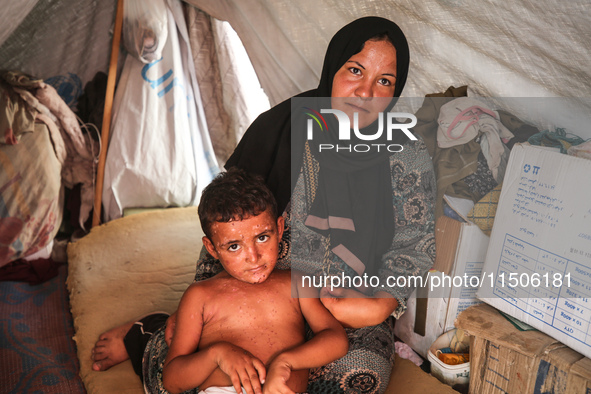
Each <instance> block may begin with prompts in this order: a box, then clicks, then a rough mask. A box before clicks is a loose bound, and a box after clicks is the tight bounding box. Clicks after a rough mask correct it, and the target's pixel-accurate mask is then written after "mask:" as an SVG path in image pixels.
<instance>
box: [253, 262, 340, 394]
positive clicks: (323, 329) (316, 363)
mask: <svg viewBox="0 0 591 394" xmlns="http://www.w3.org/2000/svg"><path fill="white" fill-rule="evenodd" d="M293 274H294V275H295V277H294V279H293V280H296V279H295V278H297V277H299V276H298V275H299V274H297V273H293ZM296 281H297V282H299V283H301V281H299V280H296ZM296 286H297V291H298V297H299V298H300V299H299V302H300V308H301V311H302V314H303V315H304V318H305V319H306V321H307V322H308V325H309V326H310V328H311V329H312V331H313V332H314V337H313V338H312V339H310V340H309V341H307V342H305V343H303V344H301V345H299V346H296V347H294V348H291V349H288V350H286V351H285V352H282V353H281V354H279V355H278V356H277V357H275V359H273V361H272V362H271V364H270V365H269V369H268V373H267V383H266V384H265V386H264V392H265V393H267V392H269V393H273V392H291V390H289V389H288V387H287V385H286V383H287V381H288V379H289V377H290V375H291V371H294V370H300V369H309V368H316V367H321V366H323V365H326V364H328V363H330V362H332V361H334V360H336V359H338V358H341V357H343V356H344V355H345V354H347V351H348V350H349V339H348V337H347V334H346V333H345V330H344V328H343V326H342V325H341V324H340V323H339V322H338V321H337V320H336V319H335V318H334V317H333V316H332V315H331V313H330V312H329V311H328V309H326V308H325V307H324V305H322V303H321V302H320V299H319V298H318V294H317V293H318V292H317V291H316V290H315V289H302V288H301V286H299V284H298V285H296ZM311 292H314V293H313V294H311Z"/></svg>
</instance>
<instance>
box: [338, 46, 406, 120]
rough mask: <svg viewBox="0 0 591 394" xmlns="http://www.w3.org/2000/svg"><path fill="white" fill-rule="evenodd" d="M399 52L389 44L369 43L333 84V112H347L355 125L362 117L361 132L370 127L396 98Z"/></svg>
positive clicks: (350, 60)
mask: <svg viewBox="0 0 591 394" xmlns="http://www.w3.org/2000/svg"><path fill="white" fill-rule="evenodd" d="M395 85H396V49H395V48H394V46H393V45H392V44H391V43H390V42H389V41H383V40H382V41H371V40H370V41H366V42H365V45H364V46H363V49H362V50H361V52H359V53H356V54H355V55H353V56H351V57H350V58H349V60H347V61H346V62H345V64H343V66H342V67H341V68H340V69H339V70H338V71H337V72H336V74H335V76H334V79H333V82H332V93H331V97H332V100H331V103H332V108H333V109H338V110H341V111H343V112H345V113H346V114H347V115H348V116H349V119H350V120H351V126H352V125H353V113H355V112H357V113H358V114H359V122H358V126H359V128H363V127H365V126H369V125H370V124H371V123H372V122H373V121H375V120H376V119H377V117H378V113H380V112H382V111H384V110H385V109H386V108H387V107H388V104H389V103H390V100H388V99H375V98H378V97H390V98H391V97H394V88H395Z"/></svg>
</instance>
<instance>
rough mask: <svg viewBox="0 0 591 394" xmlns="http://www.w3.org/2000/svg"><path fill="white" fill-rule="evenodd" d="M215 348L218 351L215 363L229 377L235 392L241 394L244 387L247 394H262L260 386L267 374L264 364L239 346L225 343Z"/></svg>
mask: <svg viewBox="0 0 591 394" xmlns="http://www.w3.org/2000/svg"><path fill="white" fill-rule="evenodd" d="M217 346H219V348H220V349H219V350H220V351H219V352H218V355H219V356H218V357H217V358H216V362H217V364H218V365H219V367H220V369H221V370H222V371H223V372H224V373H225V374H226V375H228V376H229V377H230V379H231V380H232V386H234V389H235V390H236V392H237V393H241V392H242V388H241V387H244V390H246V392H247V393H248V394H262V392H263V390H262V384H263V383H265V377H266V374H267V371H266V369H265V364H263V362H262V361H261V360H259V359H258V358H256V357H255V356H253V355H252V354H251V353H250V352H247V351H246V350H244V349H242V348H241V347H239V346H235V345H232V344H231V343H227V342H223V343H219V344H217Z"/></svg>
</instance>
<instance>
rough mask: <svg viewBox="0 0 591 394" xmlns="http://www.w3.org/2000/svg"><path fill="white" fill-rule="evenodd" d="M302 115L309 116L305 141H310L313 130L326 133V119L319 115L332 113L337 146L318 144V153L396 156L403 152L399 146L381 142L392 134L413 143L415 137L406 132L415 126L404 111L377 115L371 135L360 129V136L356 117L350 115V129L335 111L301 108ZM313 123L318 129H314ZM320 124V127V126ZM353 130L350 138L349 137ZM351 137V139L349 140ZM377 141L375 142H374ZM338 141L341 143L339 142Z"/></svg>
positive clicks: (414, 119)
mask: <svg viewBox="0 0 591 394" xmlns="http://www.w3.org/2000/svg"><path fill="white" fill-rule="evenodd" d="M305 109H306V110H307V111H310V112H306V114H307V115H308V116H310V119H308V121H307V124H306V130H307V139H308V141H311V140H313V139H314V129H315V128H316V129H320V132H324V130H325V129H326V132H328V125H327V123H326V120H325V119H324V117H323V116H322V115H321V114H333V115H334V116H335V117H336V119H337V121H338V124H339V131H338V141H339V143H337V144H329V143H322V144H318V151H319V152H323V151H330V150H333V151H336V152H352V153H353V152H354V153H367V152H370V151H371V152H390V153H396V152H401V151H402V150H403V146H402V145H401V144H398V143H385V142H384V133H386V134H385V141H387V142H390V141H392V140H393V136H394V135H395V134H394V133H400V132H402V133H404V134H405V135H406V136H407V137H408V139H409V140H412V141H416V140H417V137H415V136H414V135H413V134H412V133H411V132H410V130H409V129H411V128H413V127H414V126H416V124H417V118H416V117H415V116H414V115H413V114H409V113H405V112H387V113H384V112H380V113H379V114H378V118H377V120H378V122H377V126H376V131H375V132H373V133H367V131H368V130H366V129H363V131H364V132H365V133H366V134H363V133H362V132H361V131H360V130H359V114H358V113H357V112H354V113H353V127H351V121H350V119H349V116H348V115H347V114H346V113H345V112H343V111H341V110H338V109H321V110H320V113H319V112H318V111H315V110H313V109H311V108H308V107H305ZM399 119H410V122H409V123H400V121H399ZM314 121H315V123H316V124H317V125H318V127H315V126H314ZM323 125H324V127H323ZM351 131H353V136H352V134H351ZM352 137H353V138H352ZM352 139H353V140H355V141H367V142H366V143H356V144H352V143H351V140H352ZM378 141H379V142H378ZM341 142H342V143H341Z"/></svg>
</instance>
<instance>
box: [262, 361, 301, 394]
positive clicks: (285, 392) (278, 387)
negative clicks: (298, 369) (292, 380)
mask: <svg viewBox="0 0 591 394" xmlns="http://www.w3.org/2000/svg"><path fill="white" fill-rule="evenodd" d="M290 376H291V366H290V365H289V364H288V363H287V362H285V361H283V360H281V358H280V357H278V358H276V359H275V360H273V362H272V363H271V365H270V366H269V373H268V374H267V381H266V383H265V385H264V386H263V393H264V394H276V393H280V394H295V392H294V391H293V390H292V389H290V388H289V387H288V386H287V381H288V380H289V377H290Z"/></svg>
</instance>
